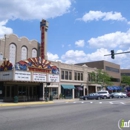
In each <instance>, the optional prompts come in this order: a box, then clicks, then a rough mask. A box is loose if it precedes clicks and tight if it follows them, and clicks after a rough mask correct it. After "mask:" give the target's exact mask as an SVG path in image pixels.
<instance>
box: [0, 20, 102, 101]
mask: <svg viewBox="0 0 130 130" xmlns="http://www.w3.org/2000/svg"><path fill="white" fill-rule="evenodd" d="M40 29H41V43H40V44H39V43H38V42H37V41H36V40H29V39H28V38H26V37H21V38H19V37H18V36H17V35H15V34H10V35H5V36H4V38H1V39H0V98H1V99H3V101H12V100H13V97H14V96H18V97H19V101H37V100H45V97H49V96H50V95H52V96H53V98H54V99H59V98H66V99H68V98H69V99H74V98H79V96H83V95H86V94H88V93H91V92H96V91H98V90H100V89H101V85H100V84H92V83H91V82H88V74H89V73H90V72H93V71H95V70H96V69H95V68H93V67H89V66H86V65H85V64H82V65H73V64H65V63H61V62H54V61H49V60H48V59H47V30H48V22H47V21H46V20H42V21H41V22H40Z"/></svg>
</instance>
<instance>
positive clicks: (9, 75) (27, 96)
mask: <svg viewBox="0 0 130 130" xmlns="http://www.w3.org/2000/svg"><path fill="white" fill-rule="evenodd" d="M53 82H55V83H58V82H59V68H57V67H56V66H55V65H52V64H51V62H50V61H48V60H45V59H41V57H38V58H28V59H27V60H21V61H19V62H17V63H16V64H15V65H14V67H13V65H12V63H10V61H9V60H5V61H3V63H2V65H1V66H0V88H1V91H0V92H1V94H0V95H1V98H2V99H3V101H5V102H6V101H13V100H14V97H15V96H18V99H19V101H39V100H45V98H46V97H48V96H49V95H48V92H47V91H46V89H45V88H47V85H49V84H50V83H53ZM52 92H53V91H52Z"/></svg>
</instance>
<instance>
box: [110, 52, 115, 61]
mask: <svg viewBox="0 0 130 130" xmlns="http://www.w3.org/2000/svg"><path fill="white" fill-rule="evenodd" d="M111 58H112V59H114V58H115V53H114V50H111Z"/></svg>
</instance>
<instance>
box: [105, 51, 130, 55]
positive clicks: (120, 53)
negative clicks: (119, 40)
mask: <svg viewBox="0 0 130 130" xmlns="http://www.w3.org/2000/svg"><path fill="white" fill-rule="evenodd" d="M124 53H130V51H125V52H120V53H114V55H118V54H124ZM110 55H112V54H107V55H104V56H110Z"/></svg>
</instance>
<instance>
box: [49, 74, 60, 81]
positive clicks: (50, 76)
mask: <svg viewBox="0 0 130 130" xmlns="http://www.w3.org/2000/svg"><path fill="white" fill-rule="evenodd" d="M48 82H59V75H52V74H49V75H48Z"/></svg>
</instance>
